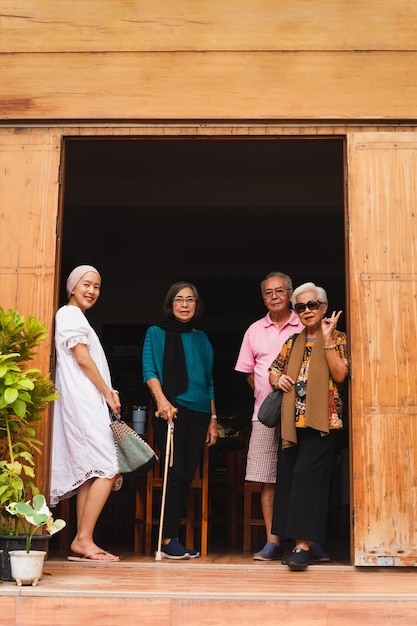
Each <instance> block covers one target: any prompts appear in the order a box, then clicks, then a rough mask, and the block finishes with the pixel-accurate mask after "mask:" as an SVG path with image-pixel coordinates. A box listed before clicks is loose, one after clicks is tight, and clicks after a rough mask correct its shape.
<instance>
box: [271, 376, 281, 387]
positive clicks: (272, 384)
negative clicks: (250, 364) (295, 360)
mask: <svg viewBox="0 0 417 626" xmlns="http://www.w3.org/2000/svg"><path fill="white" fill-rule="evenodd" d="M278 381H279V378H277V379H276V380H274V382H273V383H271V387H273V388H274V389H275V385H276V384H277V382H278Z"/></svg>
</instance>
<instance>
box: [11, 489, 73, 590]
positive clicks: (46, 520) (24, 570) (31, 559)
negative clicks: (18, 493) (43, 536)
mask: <svg viewBox="0 0 417 626" xmlns="http://www.w3.org/2000/svg"><path fill="white" fill-rule="evenodd" d="M32 502H33V504H31V503H30V501H29V502H11V503H10V504H9V505H8V506H7V511H8V512H9V513H10V515H13V516H16V517H17V518H19V519H21V520H24V523H25V524H27V525H31V528H30V527H28V528H27V529H26V533H25V534H26V549H25V550H11V551H10V552H9V556H10V568H11V576H12V578H14V580H15V581H16V583H17V585H18V586H19V587H20V586H22V585H24V584H31V585H33V586H35V585H37V583H38V581H39V579H40V578H41V576H42V569H43V562H44V559H45V556H46V554H47V553H46V551H45V550H31V547H32V539H33V536H34V534H35V532H36V531H37V530H39V528H41V527H42V526H46V530H47V531H48V533H49V534H50V535H53V534H54V533H56V532H58V531H59V530H61V529H62V528H64V526H65V521H64V520H63V519H56V520H54V518H53V517H52V513H51V511H50V510H49V508H48V505H47V504H46V500H45V496H44V495H42V494H40V493H38V494H37V495H36V496H34V497H33V501H32Z"/></svg>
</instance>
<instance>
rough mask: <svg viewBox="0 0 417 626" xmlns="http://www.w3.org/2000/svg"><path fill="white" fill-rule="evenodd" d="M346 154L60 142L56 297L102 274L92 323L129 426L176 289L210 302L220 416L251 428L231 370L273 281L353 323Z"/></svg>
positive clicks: (143, 395)
mask: <svg viewBox="0 0 417 626" xmlns="http://www.w3.org/2000/svg"><path fill="white" fill-rule="evenodd" d="M343 152H344V142H343V139H342V138H328V139H327V138H325V139H324V138H320V139H316V138H313V137H312V138H303V139H298V138H295V137H294V138H282V139H276V138H273V139H269V138H268V139H264V138H253V139H252V138H251V139H248V138H245V139H224V138H221V139H220V138H214V139H213V138H210V139H206V138H204V139H200V138H192V139H190V138H178V137H173V138H166V137H164V138H163V139H161V138H160V137H154V138H152V137H150V138H146V139H143V138H134V137H132V138H131V137H129V138H128V139H126V138H125V137H121V138H112V139H107V138H105V139H103V138H85V137H83V138H80V139H78V138H69V139H67V140H66V141H65V177H64V182H65V191H64V207H63V209H64V210H63V215H64V225H63V248H62V277H63V280H62V283H64V281H65V278H66V276H67V275H68V272H69V271H71V269H72V268H73V267H74V266H76V265H78V264H80V263H91V264H92V265H95V266H96V267H98V268H99V270H100V272H101V274H102V279H103V286H102V295H101V298H100V300H99V302H98V304H97V305H96V306H95V307H94V309H93V310H92V311H91V312H90V313H89V319H90V321H91V323H92V325H93V326H94V328H95V329H96V330H97V332H98V333H99V335H101V338H102V341H103V343H104V345H105V349H106V352H107V354H108V356H109V360H110V364H111V368H112V375H113V379H114V385H115V386H116V387H117V388H119V389H120V391H121V395H122V403H123V410H124V415H125V417H126V418H127V419H129V416H130V414H131V411H132V405H136V404H146V403H147V400H148V396H147V392H146V389H145V387H144V385H142V382H141V377H140V344H141V340H142V336H143V333H144V331H145V330H146V328H147V326H148V325H149V324H151V323H154V322H155V321H157V320H159V319H160V318H161V316H162V302H163V299H164V296H165V293H166V290H167V288H168V287H169V286H170V285H171V284H172V283H173V282H175V281H177V280H191V281H192V282H194V283H195V284H196V285H197V287H198V288H199V290H200V293H201V296H202V298H203V300H204V302H205V305H206V312H205V315H204V317H203V318H202V320H201V325H200V326H201V327H202V328H203V329H204V330H206V331H207V333H208V335H209V336H210V338H211V340H212V342H213V345H214V349H215V355H216V365H215V384H216V396H217V406H218V412H219V414H222V413H223V414H224V415H226V416H227V415H246V416H248V417H249V419H250V414H251V409H252V395H251V392H250V390H249V388H248V386H247V384H246V382H245V381H244V379H243V377H242V376H241V375H239V374H236V373H235V372H234V364H235V360H236V357H237V353H238V350H239V346H240V342H241V339H242V336H243V333H244V331H245V330H246V328H247V327H248V325H249V324H250V323H251V322H253V321H254V320H255V319H258V318H259V317H262V316H263V315H264V314H265V309H264V305H263V302H262V299H261V296H260V287H259V285H260V282H261V280H262V279H263V278H264V277H265V275H266V274H267V273H268V272H270V271H272V270H278V271H284V272H286V273H288V274H290V275H291V276H292V278H293V282H294V285H295V286H297V285H298V284H300V283H302V282H304V281H306V280H313V281H314V282H316V283H317V284H319V285H322V286H323V287H324V288H325V289H326V290H327V292H328V295H329V308H330V309H331V310H333V309H337V310H338V309H343V310H344V311H345V310H346V303H345V232H344V176H343V171H344V168H343V163H344V156H343ZM62 302H64V292H63V297H62ZM344 319H346V318H343V321H342V323H341V324H340V328H341V329H342V330H344Z"/></svg>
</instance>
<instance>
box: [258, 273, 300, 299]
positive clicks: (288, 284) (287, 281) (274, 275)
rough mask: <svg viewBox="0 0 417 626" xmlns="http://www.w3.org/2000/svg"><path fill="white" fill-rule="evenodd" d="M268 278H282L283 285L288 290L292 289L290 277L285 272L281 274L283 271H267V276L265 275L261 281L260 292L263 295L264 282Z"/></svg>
mask: <svg viewBox="0 0 417 626" xmlns="http://www.w3.org/2000/svg"><path fill="white" fill-rule="evenodd" d="M269 278H283V279H284V280H285V287H286V289H288V291H292V279H291V277H290V276H288V275H287V274H283V272H269V274H268V276H266V277H265V278H264V279H263V281H262V282H261V293H262V295H264V290H265V283H266V281H267V280H268V279H269Z"/></svg>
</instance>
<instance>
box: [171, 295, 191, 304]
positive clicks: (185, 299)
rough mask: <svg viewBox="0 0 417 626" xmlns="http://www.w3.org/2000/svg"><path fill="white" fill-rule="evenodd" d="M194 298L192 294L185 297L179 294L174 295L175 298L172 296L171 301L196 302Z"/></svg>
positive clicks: (179, 302) (180, 302)
mask: <svg viewBox="0 0 417 626" xmlns="http://www.w3.org/2000/svg"><path fill="white" fill-rule="evenodd" d="M196 300H197V299H196V298H194V297H193V296H188V297H187V298H181V297H180V296H175V298H172V302H174V304H194V302H196Z"/></svg>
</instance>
